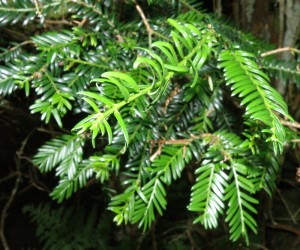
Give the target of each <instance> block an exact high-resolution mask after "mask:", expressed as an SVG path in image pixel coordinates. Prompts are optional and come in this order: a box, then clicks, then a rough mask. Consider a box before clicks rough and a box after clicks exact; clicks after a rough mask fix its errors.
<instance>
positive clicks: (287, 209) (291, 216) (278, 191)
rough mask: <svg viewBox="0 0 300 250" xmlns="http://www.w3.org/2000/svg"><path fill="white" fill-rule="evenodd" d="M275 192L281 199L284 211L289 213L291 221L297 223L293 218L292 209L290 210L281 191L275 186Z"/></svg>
mask: <svg viewBox="0 0 300 250" xmlns="http://www.w3.org/2000/svg"><path fill="white" fill-rule="evenodd" d="M276 192H277V194H278V195H279V198H280V199H281V201H282V203H283V205H284V206H285V209H286V211H287V212H288V214H289V216H290V218H291V221H292V222H293V223H294V224H295V225H296V224H297V221H296V220H295V218H294V215H293V214H292V211H291V210H290V208H289V206H288V204H287V202H286V200H285V199H284V197H283V195H282V194H281V191H280V190H279V189H278V188H277V189H276Z"/></svg>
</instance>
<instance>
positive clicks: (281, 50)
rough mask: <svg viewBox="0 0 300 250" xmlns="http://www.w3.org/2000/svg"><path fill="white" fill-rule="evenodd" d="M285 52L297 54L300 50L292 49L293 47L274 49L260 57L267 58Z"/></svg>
mask: <svg viewBox="0 0 300 250" xmlns="http://www.w3.org/2000/svg"><path fill="white" fill-rule="evenodd" d="M284 51H292V52H295V53H300V50H298V49H295V48H291V47H285V48H278V49H274V50H270V51H267V52H264V53H262V54H261V55H260V56H261V57H265V56H269V55H273V54H277V53H281V52H284Z"/></svg>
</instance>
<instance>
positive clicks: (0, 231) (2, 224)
mask: <svg viewBox="0 0 300 250" xmlns="http://www.w3.org/2000/svg"><path fill="white" fill-rule="evenodd" d="M15 162H16V168H17V172H18V175H17V179H16V182H15V185H14V188H13V190H12V192H11V195H10V197H9V199H8V201H7V202H6V204H5V206H4V208H3V210H2V212H1V222H0V238H1V241H2V245H3V248H4V249H5V250H9V246H8V242H7V240H6V237H5V234H4V227H5V219H6V216H7V211H8V209H9V207H10V206H11V204H12V202H13V200H14V198H15V196H16V194H17V191H18V188H19V184H20V181H21V177H22V175H21V173H20V167H21V166H20V160H19V159H17V158H15Z"/></svg>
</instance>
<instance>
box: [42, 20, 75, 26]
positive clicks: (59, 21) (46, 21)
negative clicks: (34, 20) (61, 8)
mask: <svg viewBox="0 0 300 250" xmlns="http://www.w3.org/2000/svg"><path fill="white" fill-rule="evenodd" d="M44 23H46V24H65V25H70V26H73V25H74V24H73V23H72V22H68V21H67V20H45V21H44ZM74 23H75V21H74Z"/></svg>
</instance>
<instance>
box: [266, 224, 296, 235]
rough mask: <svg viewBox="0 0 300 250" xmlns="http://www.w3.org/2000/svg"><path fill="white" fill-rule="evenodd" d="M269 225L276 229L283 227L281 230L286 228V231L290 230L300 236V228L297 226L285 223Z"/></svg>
mask: <svg viewBox="0 0 300 250" xmlns="http://www.w3.org/2000/svg"><path fill="white" fill-rule="evenodd" d="M267 227H270V228H274V229H281V230H284V231H288V232H291V233H293V234H295V235H298V236H300V229H298V228H296V227H293V226H290V225H285V224H276V225H274V224H268V225H267Z"/></svg>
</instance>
